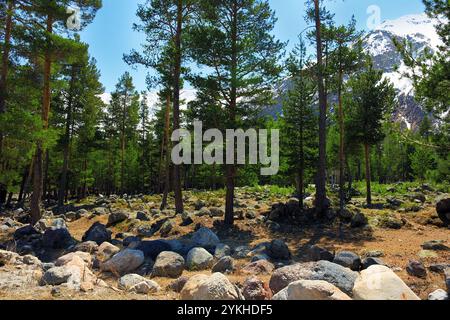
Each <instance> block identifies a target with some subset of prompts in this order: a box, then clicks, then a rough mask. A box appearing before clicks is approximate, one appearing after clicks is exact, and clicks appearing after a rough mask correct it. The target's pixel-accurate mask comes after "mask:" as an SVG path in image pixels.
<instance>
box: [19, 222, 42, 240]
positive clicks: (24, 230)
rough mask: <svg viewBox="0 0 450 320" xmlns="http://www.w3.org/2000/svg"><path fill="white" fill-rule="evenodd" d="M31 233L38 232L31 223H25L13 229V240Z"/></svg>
mask: <svg viewBox="0 0 450 320" xmlns="http://www.w3.org/2000/svg"><path fill="white" fill-rule="evenodd" d="M33 234H39V232H38V231H37V230H36V229H35V228H34V227H33V226H32V225H27V226H24V227H21V228H19V229H17V230H16V231H14V240H19V239H22V238H24V237H27V236H31V235H33Z"/></svg>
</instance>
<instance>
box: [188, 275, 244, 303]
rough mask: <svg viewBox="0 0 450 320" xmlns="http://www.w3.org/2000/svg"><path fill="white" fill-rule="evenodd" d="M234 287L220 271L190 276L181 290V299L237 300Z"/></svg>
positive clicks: (237, 295)
mask: <svg viewBox="0 0 450 320" xmlns="http://www.w3.org/2000/svg"><path fill="white" fill-rule="evenodd" d="M239 298H240V294H239V292H238V290H237V289H236V287H235V286H234V285H233V284H232V283H231V282H230V280H228V278H227V277H226V276H224V275H223V274H221V273H214V274H212V275H211V276H207V275H204V274H199V275H195V276H193V277H192V278H190V279H189V280H188V281H187V282H186V284H185V285H184V287H183V290H181V300H210V301H212V300H223V301H224V300H239Z"/></svg>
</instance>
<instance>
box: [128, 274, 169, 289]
mask: <svg viewBox="0 0 450 320" xmlns="http://www.w3.org/2000/svg"><path fill="white" fill-rule="evenodd" d="M119 289H121V290H125V291H129V292H135V293H137V294H148V293H155V292H157V291H159V290H160V289H161V288H160V287H159V285H158V284H157V283H156V282H155V281H153V280H149V279H146V278H144V277H142V276H140V275H137V274H127V275H125V276H123V277H121V278H120V279H119Z"/></svg>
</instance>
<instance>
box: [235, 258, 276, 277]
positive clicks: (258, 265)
mask: <svg viewBox="0 0 450 320" xmlns="http://www.w3.org/2000/svg"><path fill="white" fill-rule="evenodd" d="M273 270H275V266H274V265H273V264H272V263H270V262H269V261H267V260H258V261H255V262H251V263H249V264H247V265H246V266H245V267H244V268H242V270H241V272H242V273H244V274H251V275H259V274H266V275H269V274H272V272H273Z"/></svg>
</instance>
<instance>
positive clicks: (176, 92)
mask: <svg viewBox="0 0 450 320" xmlns="http://www.w3.org/2000/svg"><path fill="white" fill-rule="evenodd" d="M182 32H183V0H178V1H177V29H176V34H175V70H174V79H173V80H174V84H173V130H178V129H180V81H181V33H182ZM173 188H174V193H175V211H176V213H178V214H181V213H183V212H184V208H183V194H182V190H181V173H180V166H179V165H174V168H173Z"/></svg>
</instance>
